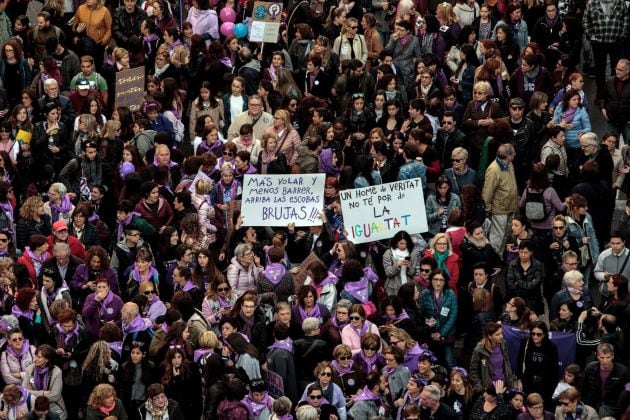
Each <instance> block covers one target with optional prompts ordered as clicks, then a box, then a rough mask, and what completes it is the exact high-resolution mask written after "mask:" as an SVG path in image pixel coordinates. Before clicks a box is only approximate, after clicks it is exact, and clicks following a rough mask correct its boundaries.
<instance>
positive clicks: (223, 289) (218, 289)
mask: <svg viewBox="0 0 630 420" xmlns="http://www.w3.org/2000/svg"><path fill="white" fill-rule="evenodd" d="M228 290H230V288H229V287H217V292H227V291H228Z"/></svg>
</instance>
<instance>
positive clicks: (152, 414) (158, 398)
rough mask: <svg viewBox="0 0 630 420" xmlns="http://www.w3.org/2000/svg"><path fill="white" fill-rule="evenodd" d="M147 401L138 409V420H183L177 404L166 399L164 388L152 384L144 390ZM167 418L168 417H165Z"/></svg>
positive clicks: (182, 414) (158, 384)
mask: <svg viewBox="0 0 630 420" xmlns="http://www.w3.org/2000/svg"><path fill="white" fill-rule="evenodd" d="M146 397H147V400H146V402H144V403H143V404H142V405H141V406H140V407H139V408H138V410H139V413H140V418H141V419H145V420H158V419H163V418H168V419H169V420H184V419H185V418H186V417H185V416H184V412H183V411H182V409H181V407H180V406H179V403H178V402H177V401H175V400H173V399H171V398H168V397H167V396H166V394H165V393H164V386H163V385H162V384H160V383H153V384H151V385H149V386H148V387H147V388H146ZM167 416H168V417H167Z"/></svg>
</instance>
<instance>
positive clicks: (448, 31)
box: [435, 2, 462, 50]
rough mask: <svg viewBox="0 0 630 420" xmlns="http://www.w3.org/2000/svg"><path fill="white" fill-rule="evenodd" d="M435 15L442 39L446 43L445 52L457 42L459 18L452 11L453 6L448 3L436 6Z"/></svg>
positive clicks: (459, 28) (459, 27)
mask: <svg viewBox="0 0 630 420" xmlns="http://www.w3.org/2000/svg"><path fill="white" fill-rule="evenodd" d="M435 14H436V16H437V18H438V21H439V22H440V32H441V33H442V37H443V38H444V40H445V41H446V50H449V49H450V48H451V47H452V46H453V44H455V43H456V42H457V41H458V39H459V33H460V32H461V30H462V28H461V26H460V24H459V18H458V17H457V15H456V14H455V11H454V10H453V5H451V3H448V2H442V3H440V4H438V5H437V8H436V9H435ZM443 28H444V29H443Z"/></svg>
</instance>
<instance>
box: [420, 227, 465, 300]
mask: <svg viewBox="0 0 630 420" xmlns="http://www.w3.org/2000/svg"><path fill="white" fill-rule="evenodd" d="M424 256H425V257H433V259H435V262H436V263H437V268H438V269H440V270H442V271H443V272H444V274H445V275H446V276H447V279H446V280H447V281H448V287H449V288H450V289H451V290H452V291H453V292H454V293H455V295H457V283H458V282H459V260H460V258H459V256H458V255H457V254H456V253H455V252H453V249H452V245H451V240H450V237H449V235H447V234H446V233H438V234H437V235H435V236H434V237H433V239H431V242H429V247H428V248H427V249H426V250H425V251H424Z"/></svg>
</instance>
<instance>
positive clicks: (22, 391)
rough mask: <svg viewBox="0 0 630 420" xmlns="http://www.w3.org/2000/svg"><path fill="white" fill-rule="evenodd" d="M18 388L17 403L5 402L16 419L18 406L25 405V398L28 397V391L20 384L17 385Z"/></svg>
mask: <svg viewBox="0 0 630 420" xmlns="http://www.w3.org/2000/svg"><path fill="white" fill-rule="evenodd" d="M18 389H19V390H20V400H19V401H18V402H17V404H15V405H8V404H7V406H8V407H7V408H8V409H9V410H10V411H11V413H12V414H11V415H12V417H13V418H14V419H17V418H18V417H19V416H18V408H20V407H21V406H23V405H27V404H26V400H27V399H28V398H29V397H30V394H29V392H28V391H27V390H26V389H25V388H24V387H21V386H18Z"/></svg>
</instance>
